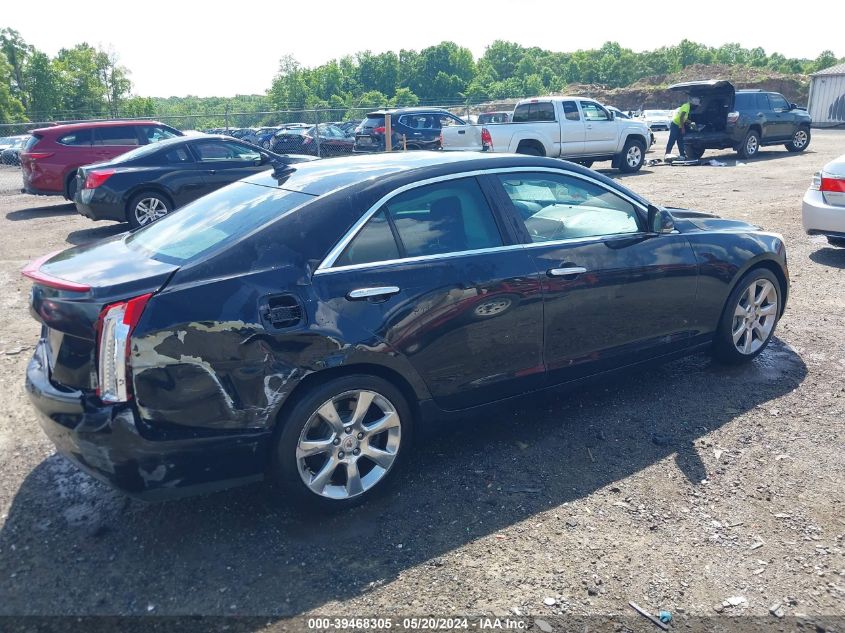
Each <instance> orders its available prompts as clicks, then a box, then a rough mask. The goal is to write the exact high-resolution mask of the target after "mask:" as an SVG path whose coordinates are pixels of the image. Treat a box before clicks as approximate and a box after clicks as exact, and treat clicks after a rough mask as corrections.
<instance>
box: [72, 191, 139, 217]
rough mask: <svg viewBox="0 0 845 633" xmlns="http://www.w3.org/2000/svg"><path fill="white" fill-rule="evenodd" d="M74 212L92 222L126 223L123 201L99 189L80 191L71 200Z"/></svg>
mask: <svg viewBox="0 0 845 633" xmlns="http://www.w3.org/2000/svg"><path fill="white" fill-rule="evenodd" d="M73 202H74V204H75V205H76V210H77V211H78V212H79V213H80V214H82V215H84V216H85V217H86V218H90V219H92V220H115V221H116V222H126V210H125V204H124V202H123V200H121V199H119V198H117V197H116V196H114V195H111V194H109V193H108V192H106V191H100V190H99V189H80V190H79V191H77V192H76V196H74V199H73Z"/></svg>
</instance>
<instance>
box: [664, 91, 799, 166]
mask: <svg viewBox="0 0 845 633" xmlns="http://www.w3.org/2000/svg"><path fill="white" fill-rule="evenodd" d="M669 90H674V91H677V92H683V93H686V94H687V95H689V97H698V98H699V99H701V103H700V104H699V105H698V106H697V107H694V108H693V109H692V111H691V112H690V117H689V120H690V121H691V122H693V123H694V124H695V129H690V130H687V133H686V134H685V136H684V145H685V148H686V155H687V156H688V157H689V158H693V159H697V158H701V156H702V155H703V154H704V151H705V150H707V149H725V148H728V147H730V148H732V149H734V150H735V151H736V152H737V154H738V155H739V157H740V158H753V157H754V156H756V155H757V152H758V151H759V150H760V148H761V147H762V146H764V145H784V146H785V147H786V149H787V150H788V151H790V152H802V151H804V150H805V149H807V147H808V146H809V145H810V123H811V121H810V115H809V114H808V113H807V111H806V110H805V109H803V108H799V107H798V106H797V105H795V104H794V103H789V102H788V101H787V100H786V99H785V98H784V97H783V95H781V94H780V93H777V92H766V91H763V90H735V89H734V86H733V84H731V83H730V82H729V81H722V80H713V79H711V80H707V81H689V82H685V83H680V84H675V85H673V86H669Z"/></svg>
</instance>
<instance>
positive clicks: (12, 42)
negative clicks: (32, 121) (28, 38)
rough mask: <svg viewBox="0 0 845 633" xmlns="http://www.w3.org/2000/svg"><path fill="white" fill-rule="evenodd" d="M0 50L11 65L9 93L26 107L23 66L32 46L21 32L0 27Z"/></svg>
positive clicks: (31, 50)
mask: <svg viewBox="0 0 845 633" xmlns="http://www.w3.org/2000/svg"><path fill="white" fill-rule="evenodd" d="M0 50H2V51H3V53H4V54H5V55H6V60H7V61H8V62H9V65H10V67H11V71H10V76H9V80H10V81H9V84H8V85H9V88H10V93H11V95H12V96H14V97H15V98H16V99H17V100H18V101H20V102H21V103H22V104H23V106H24V107H25V108H26V107H27V106H28V104H29V101H28V99H27V91H26V81H25V73H24V66H25V64H26V62H27V59H28V58H29V56H30V55H31V54H32V52H33V50H34V49H33V47H32V46H30V45H29V44H27V43H26V42H25V41H24V39H23V38H22V37H21V34H20V33H18V32H17V31H16V30H14V29H10V28H4V29H0Z"/></svg>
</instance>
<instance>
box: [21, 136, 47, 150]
mask: <svg viewBox="0 0 845 633" xmlns="http://www.w3.org/2000/svg"><path fill="white" fill-rule="evenodd" d="M42 138H44V137H43V136H41V135H40V134H33V135H32V136H30V137H29V139H28V140H27V141H26V145H24V147H23V151H25V152H29V151H31V150H32V148H33V147H35V145H36V144H37V143H38V141H40V140H41V139H42Z"/></svg>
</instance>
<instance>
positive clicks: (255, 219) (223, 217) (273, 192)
mask: <svg viewBox="0 0 845 633" xmlns="http://www.w3.org/2000/svg"><path fill="white" fill-rule="evenodd" d="M314 198H315V196H311V195H308V194H305V193H299V192H296V191H286V190H284V189H276V188H274V187H263V186H260V185H253V184H250V183H245V182H236V183H234V184H232V185H229V186H228V187H224V188H222V189H218V190H217V191H215V192H213V193H210V194H208V195H207V196H204V197H202V198H199V199H198V200H195V201H194V202H192V203H190V204H188V205H186V206H185V207H183V208H182V209H180V210H179V211H176V212H175V213H173V214H171V215H168V216H166V217H164V218H162V219H161V220H159V221H158V222H155V223H153V224H150V225H148V226H145V227H144V228H141V229H138V230H137V231H135V232H134V233H132V234H131V235H130V236H129V237H128V238H126V244H127V246H129V247H130V248H134V249H138V250H140V251H143V252H144V253H145V254H147V255H148V256H150V257H152V258H153V259H158V260H160V261H165V262H168V263H174V264H183V263H185V262H188V261H190V260H192V259H194V258H196V257H198V256H200V255H202V254H203V253H206V252H208V251H210V250H211V249H213V248H215V247H218V246H222V245H223V244H226V243H229V242H232V241H234V240H236V239H238V238H240V237H242V236H244V235H246V234H248V233H250V232H252V231H253V230H254V229H257V228H258V227H260V226H262V225H264V224H266V223H267V222H270V221H271V220H275V219H276V218H278V217H280V216H282V215H283V214H284V213H287V212H288V211H290V210H292V209H294V208H296V207H298V206H300V205H302V204H304V203H306V202H308V201H309V200H314Z"/></svg>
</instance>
